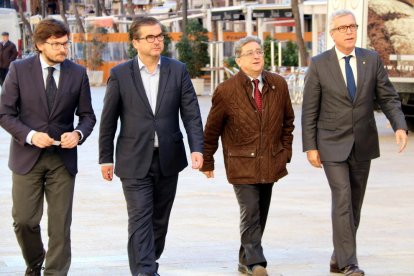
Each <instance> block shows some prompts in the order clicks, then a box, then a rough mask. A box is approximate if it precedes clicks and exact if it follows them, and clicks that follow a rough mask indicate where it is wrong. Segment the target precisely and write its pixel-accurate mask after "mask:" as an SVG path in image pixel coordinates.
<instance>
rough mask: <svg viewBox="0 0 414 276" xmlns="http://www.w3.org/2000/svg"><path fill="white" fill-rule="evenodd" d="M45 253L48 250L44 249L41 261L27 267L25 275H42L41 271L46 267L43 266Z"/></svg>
mask: <svg viewBox="0 0 414 276" xmlns="http://www.w3.org/2000/svg"><path fill="white" fill-rule="evenodd" d="M45 255H46V252H45V251H44V250H43V255H42V258H41V261H40V262H39V263H38V264H36V265H35V266H33V267H28V268H27V269H26V272H25V273H24V276H40V275H41V273H40V272H41V271H42V269H45V268H44V267H42V264H43V261H44V259H45Z"/></svg>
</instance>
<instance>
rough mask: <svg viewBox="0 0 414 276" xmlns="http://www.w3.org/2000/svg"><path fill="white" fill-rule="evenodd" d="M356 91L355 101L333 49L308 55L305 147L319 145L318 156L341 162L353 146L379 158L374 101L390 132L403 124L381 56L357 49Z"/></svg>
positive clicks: (359, 153) (363, 155)
mask: <svg viewBox="0 0 414 276" xmlns="http://www.w3.org/2000/svg"><path fill="white" fill-rule="evenodd" d="M355 55H356V61H357V72H356V74H357V79H358V81H357V93H356V96H355V99H354V101H351V98H350V96H349V94H348V90H347V87H346V81H345V80H344V78H343V75H342V72H341V68H340V66H339V62H338V57H337V55H336V51H335V49H334V48H332V49H331V50H328V51H326V52H324V53H322V54H320V55H318V56H315V57H313V58H312V61H311V64H310V66H309V69H308V72H307V74H306V77H305V87H304V98H303V104H302V141H303V151H308V150H319V152H320V157H321V160H322V161H332V162H341V161H344V160H346V159H347V158H348V156H349V154H350V152H351V150H352V148H353V147H355V156H356V158H357V160H359V161H364V160H371V159H373V158H376V157H379V155H380V150H379V141H378V131H377V126H376V123H375V117H374V108H375V102H377V103H378V104H379V105H380V107H381V110H382V111H383V112H384V114H385V115H386V116H387V118H388V119H389V120H390V122H391V125H392V128H393V129H394V131H396V130H397V129H405V130H406V129H407V124H406V122H405V118H404V114H403V113H402V111H401V101H400V98H399V96H398V94H397V92H396V91H395V89H394V87H393V86H392V84H391V82H390V80H389V79H388V75H387V72H386V71H385V69H384V65H383V64H382V62H381V60H380V57H379V55H378V54H377V53H376V52H374V51H371V50H366V49H362V48H355Z"/></svg>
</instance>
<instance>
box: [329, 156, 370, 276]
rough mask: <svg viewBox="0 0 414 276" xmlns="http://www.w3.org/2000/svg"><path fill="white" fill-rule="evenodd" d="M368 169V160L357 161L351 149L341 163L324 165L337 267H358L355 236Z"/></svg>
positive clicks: (333, 255)
mask: <svg viewBox="0 0 414 276" xmlns="http://www.w3.org/2000/svg"><path fill="white" fill-rule="evenodd" d="M370 166H371V160H368V161H358V160H356V158H355V154H354V149H353V150H352V151H351V154H350V156H349V157H348V159H347V160H345V161H344V162H323V168H324V171H325V174H326V177H327V179H328V182H329V186H330V188H331V196H332V231H333V245H334V253H333V254H332V257H333V258H335V259H336V261H337V262H338V266H339V267H340V268H344V267H345V266H347V265H350V264H355V265H358V259H357V251H356V248H357V246H356V234H357V230H358V226H359V222H360V219H361V207H362V202H363V200H364V195H365V189H366V186H367V181H368V175H369V170H370Z"/></svg>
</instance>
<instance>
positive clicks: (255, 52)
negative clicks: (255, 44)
mask: <svg viewBox="0 0 414 276" xmlns="http://www.w3.org/2000/svg"><path fill="white" fill-rule="evenodd" d="M254 54H256V55H258V56H259V57H261V56H263V54H264V51H263V50H261V49H260V50H255V51H248V52H246V53H244V54H240V56H239V57H253V56H254Z"/></svg>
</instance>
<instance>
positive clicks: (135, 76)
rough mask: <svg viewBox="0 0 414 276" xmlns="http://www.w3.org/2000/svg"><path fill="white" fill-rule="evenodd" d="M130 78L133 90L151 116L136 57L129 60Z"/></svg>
mask: <svg viewBox="0 0 414 276" xmlns="http://www.w3.org/2000/svg"><path fill="white" fill-rule="evenodd" d="M131 77H132V80H133V81H134V85H135V88H136V91H137V93H138V95H139V97H140V98H141V100H142V102H143V103H144V104H145V106H146V107H147V109H148V111H149V112H150V113H151V114H153V112H152V109H151V105H150V103H149V101H148V97H147V94H146V93H145V88H144V85H143V83H142V78H141V74H140V71H139V66H138V61H137V58H136V57H135V58H133V59H132V60H131Z"/></svg>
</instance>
